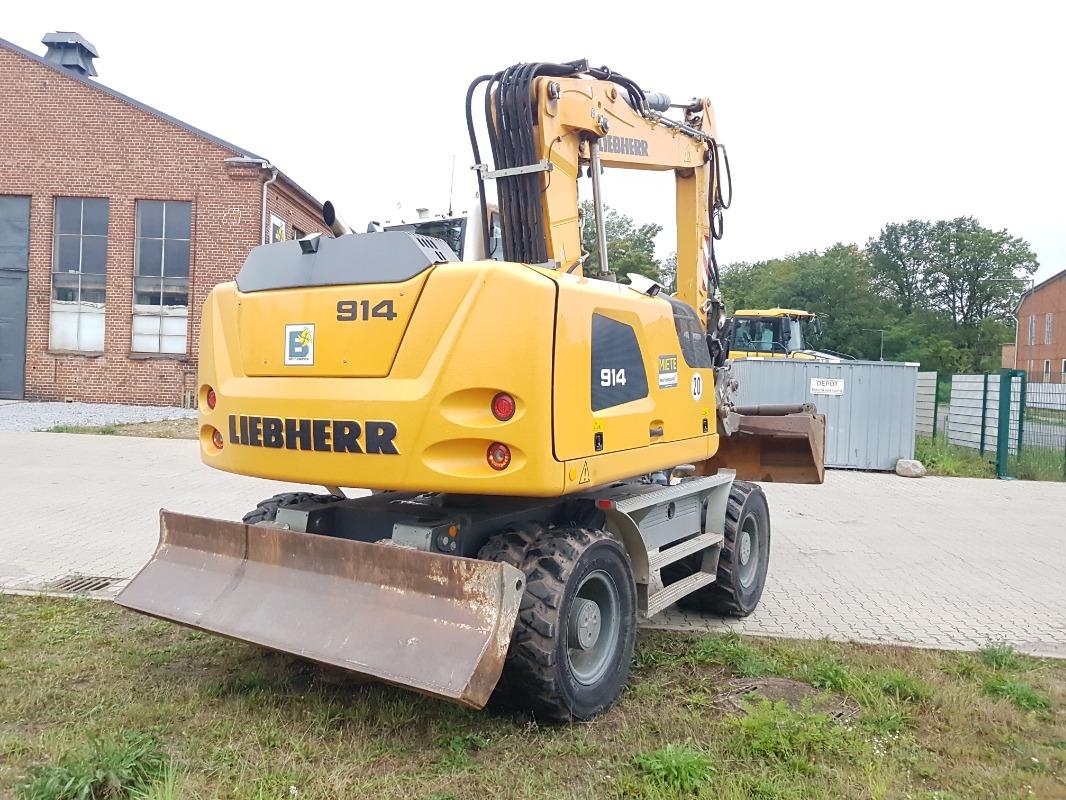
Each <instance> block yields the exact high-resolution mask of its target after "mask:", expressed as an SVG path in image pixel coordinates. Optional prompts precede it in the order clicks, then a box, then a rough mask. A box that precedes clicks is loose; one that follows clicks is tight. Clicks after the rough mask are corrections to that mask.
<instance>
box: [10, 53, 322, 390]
mask: <svg viewBox="0 0 1066 800" xmlns="http://www.w3.org/2000/svg"><path fill="white" fill-rule="evenodd" d="M42 42H43V43H44V44H45V45H47V47H48V52H47V54H46V55H44V56H38V55H35V54H34V53H31V52H28V51H26V50H23V49H22V48H20V47H17V46H16V45H13V44H11V43H10V42H6V41H4V40H3V39H0V92H2V94H3V101H2V102H0V398H15V399H21V398H26V399H31V400H63V399H72V400H85V401H95V402H122V403H140V404H159V405H179V404H183V403H184V404H190V403H191V402H192V401H193V398H195V388H196V353H197V347H198V342H199V333H200V309H201V307H202V305H203V302H204V298H205V297H206V296H207V293H208V292H209V291H210V290H211V288H212V287H213V286H215V285H216V284H218V283H220V282H223V281H227V280H232V279H233V277H234V275H236V273H237V270H238V269H239V268H240V265H241V264H242V263H243V261H244V258H245V256H246V255H247V253H248V251H249V250H250V249H251V248H253V247H255V246H256V245H258V244H260V243H261V242H263V241H267V240H276V239H279V238H289V239H291V238H293V237H294V236H299V235H303V234H304V233H312V232H315V231H324V230H325V229H324V227H323V226H322V223H321V221H320V217H321V204H320V203H319V202H318V201H317V200H315V198H314V197H312V196H311V195H310V194H308V193H307V192H306V191H304V190H303V189H301V188H300V187H299V186H298V185H297V184H296V183H294V182H293V181H292V180H291V179H290V178H288V177H287V176H286V175H284V174H283V173H281V172H279V171H278V170H277V169H276V168H275V167H274V166H273V165H272V164H271V163H270V162H269V161H268V160H266V159H264V158H262V157H260V156H258V155H256V154H255V153H252V152H250V151H248V150H245V149H244V148H242V147H237V146H236V145H233V144H230V143H229V142H225V141H223V140H221V139H219V138H217V137H215V136H212V135H211V134H209V133H206V132H204V131H202V130H199V129H197V128H194V127H193V126H191V125H188V124H187V123H185V122H182V121H180V120H177V119H174V118H173V117H170V116H168V115H167V114H164V113H163V112H161V111H157V110H155V109H153V108H150V107H148V106H146V105H144V104H143V103H140V102H138V101H136V100H133V99H132V98H129V97H126V96H125V95H123V94H120V93H119V92H116V91H114V90H113V89H109V88H108V87H106V86H104V85H102V84H100V83H98V82H97V81H96V80H94V79H93V78H94V77H95V75H96V70H95V67H94V58H95V57H96V56H97V53H96V50H95V49H94V48H93V46H92V45H91V44H90V43H89V42H87V41H86V40H85V39H83V38H82V37H81V36H79V35H78V34H74V33H52V34H48V35H47V36H45V38H44V39H43V40H42Z"/></svg>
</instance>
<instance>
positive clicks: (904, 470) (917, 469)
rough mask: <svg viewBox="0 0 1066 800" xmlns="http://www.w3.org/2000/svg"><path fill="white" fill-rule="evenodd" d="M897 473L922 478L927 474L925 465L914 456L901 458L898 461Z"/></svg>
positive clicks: (907, 476)
mask: <svg viewBox="0 0 1066 800" xmlns="http://www.w3.org/2000/svg"><path fill="white" fill-rule="evenodd" d="M896 474H897V475H902V476H903V477H904V478H922V477H924V476H925V465H924V464H923V463H922V462H921V461H915V460H914V459H913V458H901V459H900V460H899V461H897V462H896Z"/></svg>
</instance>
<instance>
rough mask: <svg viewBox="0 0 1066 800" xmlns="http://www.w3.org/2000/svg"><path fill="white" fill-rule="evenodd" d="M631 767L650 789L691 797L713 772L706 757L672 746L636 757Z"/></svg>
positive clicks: (693, 751)
mask: <svg viewBox="0 0 1066 800" xmlns="http://www.w3.org/2000/svg"><path fill="white" fill-rule="evenodd" d="M633 765H634V766H635V767H636V768H637V771H638V772H639V773H640V774H641V775H642V776H643V777H644V779H645V780H646V781H647V782H648V783H650V784H651V785H652V786H654V787H656V788H659V789H665V790H667V791H670V792H676V793H680V794H693V793H694V792H696V791H698V790H699V789H700V787H701V786H703V784H705V783H706V782H707V781H709V780H710V779H711V777H712V776H713V775H714V773H715V769H714V765H713V764H712V763H711V760H710V759H709V758H708V757H707V755H706V754H704V753H703V752H701V751H699V750H694V749H693V748H691V747H687V746H684V745H675V744H668V745H666V747H663V748H660V749H659V750H656V751H654V752H651V753H643V754H641V755H638V756H636V757H635V758H634V759H633Z"/></svg>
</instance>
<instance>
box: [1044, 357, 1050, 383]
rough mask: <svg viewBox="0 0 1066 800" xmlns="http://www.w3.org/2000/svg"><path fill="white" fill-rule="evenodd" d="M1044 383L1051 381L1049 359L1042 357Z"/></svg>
mask: <svg viewBox="0 0 1066 800" xmlns="http://www.w3.org/2000/svg"><path fill="white" fill-rule="evenodd" d="M1044 383H1051V359H1050V358H1045V359H1044Z"/></svg>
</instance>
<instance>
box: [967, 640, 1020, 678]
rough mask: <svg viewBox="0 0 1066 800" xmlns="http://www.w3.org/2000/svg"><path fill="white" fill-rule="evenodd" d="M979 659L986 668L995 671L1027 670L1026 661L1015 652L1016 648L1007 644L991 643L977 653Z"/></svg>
mask: <svg viewBox="0 0 1066 800" xmlns="http://www.w3.org/2000/svg"><path fill="white" fill-rule="evenodd" d="M977 657H978V658H979V659H980V660H981V663H983V664H984V665H985V666H986V667H989V668H991V669H994V670H1002V671H1006V672H1015V671H1018V670H1022V669H1025V667H1026V666H1027V664H1026V660H1025V659H1024V658H1023V657H1022V656H1019V655H1018V654H1017V653H1016V652H1014V648H1013V647H1011V646H1010V645H1009V644H1007V643H1005V642H995V643H990V644H987V645H985V646H984V647H982V648H981V649H980V650H978V651H977Z"/></svg>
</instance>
